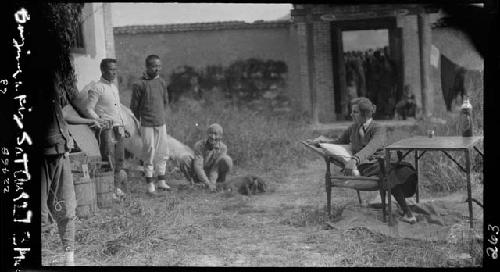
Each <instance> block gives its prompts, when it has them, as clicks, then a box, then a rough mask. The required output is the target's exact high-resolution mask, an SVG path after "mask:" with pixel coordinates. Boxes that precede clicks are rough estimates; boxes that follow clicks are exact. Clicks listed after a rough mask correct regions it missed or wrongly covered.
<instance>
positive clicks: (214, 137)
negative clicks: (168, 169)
mask: <svg viewBox="0 0 500 272" xmlns="http://www.w3.org/2000/svg"><path fill="white" fill-rule="evenodd" d="M222 134H223V130H222V127H221V126H220V125H219V124H217V123H214V124H212V125H210V126H209V127H208V130H207V139H204V140H200V141H198V142H196V144H195V145H194V155H186V156H184V157H183V158H182V159H181V163H180V169H181V171H182V172H183V173H184V175H185V177H186V179H187V180H188V181H189V182H191V184H193V183H203V184H206V185H207V186H208V188H209V189H210V191H212V192H214V191H215V190H216V184H217V183H222V182H224V181H225V180H226V176H227V174H228V173H229V172H230V171H231V169H232V167H233V161H232V159H231V157H229V156H228V155H227V146H226V145H225V144H224V143H223V142H222Z"/></svg>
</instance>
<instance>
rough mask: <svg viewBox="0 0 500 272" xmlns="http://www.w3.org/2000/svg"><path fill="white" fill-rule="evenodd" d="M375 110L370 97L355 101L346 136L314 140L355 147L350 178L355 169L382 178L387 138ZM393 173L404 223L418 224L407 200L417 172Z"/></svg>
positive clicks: (400, 170) (402, 170)
mask: <svg viewBox="0 0 500 272" xmlns="http://www.w3.org/2000/svg"><path fill="white" fill-rule="evenodd" d="M375 110H376V106H375V105H373V104H372V102H371V101H370V99H368V98H366V97H359V98H355V99H353V100H352V111H351V116H352V120H353V122H354V123H353V124H352V125H351V126H350V127H349V128H347V130H346V131H344V132H343V133H342V135H341V136H340V138H338V139H336V140H334V139H328V138H326V137H322V139H321V140H317V139H314V140H312V142H313V143H331V144H338V145H347V144H350V145H351V149H352V154H353V157H352V159H350V160H349V161H348V162H347V163H346V164H345V165H344V174H345V175H346V176H352V175H354V172H355V170H359V173H360V174H361V175H362V176H367V177H369V176H378V174H379V173H380V165H379V164H378V161H377V159H378V158H382V157H383V156H384V152H383V149H384V146H385V137H386V135H385V130H384V128H383V127H382V126H381V125H380V124H379V123H377V122H376V121H374V120H373V118H372V116H373V114H374V113H375ZM391 165H392V164H391ZM393 172H395V173H394V174H393V175H390V176H389V178H394V180H391V184H393V185H394V187H393V188H391V191H392V194H393V195H394V197H395V198H396V201H397V202H398V204H399V205H400V206H401V208H402V209H403V212H404V217H403V218H402V219H401V220H402V221H405V222H408V223H414V222H416V218H415V216H413V214H412V212H411V210H410V209H409V208H408V205H407V204H406V201H405V196H408V195H411V192H412V189H413V187H414V186H416V183H415V182H416V180H414V179H415V176H413V174H414V173H412V171H408V168H398V171H393ZM410 187H411V188H410ZM415 188H416V187H415Z"/></svg>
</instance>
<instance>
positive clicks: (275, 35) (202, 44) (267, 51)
mask: <svg viewBox="0 0 500 272" xmlns="http://www.w3.org/2000/svg"><path fill="white" fill-rule="evenodd" d="M114 36H115V48H116V57H117V59H118V61H119V66H120V77H121V82H120V86H121V90H122V91H124V92H129V91H130V90H129V88H130V84H131V83H132V82H133V81H134V80H136V79H137V78H138V77H140V76H141V75H142V73H143V72H144V58H145V57H146V56H147V55H149V54H156V55H159V56H160V57H161V59H162V64H163V68H162V72H161V73H162V76H163V77H164V78H166V79H168V78H169V75H170V74H171V73H172V72H174V71H175V69H177V68H179V67H182V66H185V65H187V66H191V67H193V68H195V69H198V70H202V69H204V68H205V67H207V66H210V65H222V66H227V65H229V64H231V63H232V62H234V61H237V60H245V59H250V58H255V59H261V60H274V61H282V62H284V63H285V64H286V66H287V68H288V69H287V70H288V72H287V75H286V78H285V81H286V92H287V95H288V96H289V97H290V98H292V99H293V98H296V97H299V96H300V94H299V93H300V88H299V86H300V83H299V70H298V69H299V65H298V59H297V48H296V45H297V42H296V40H297V37H296V31H295V29H294V26H293V25H291V24H290V21H287V20H283V21H265V22H264V21H256V22H254V23H245V22H242V21H226V22H213V23H190V24H166V25H144V26H124V27H115V28H114ZM123 97H124V99H123V100H122V101H123V103H124V104H126V105H127V104H128V101H127V100H128V95H127V94H124V95H123ZM295 100H297V99H295ZM296 103H298V102H296Z"/></svg>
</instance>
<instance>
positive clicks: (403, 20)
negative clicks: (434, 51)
mask: <svg viewBox="0 0 500 272" xmlns="http://www.w3.org/2000/svg"><path fill="white" fill-rule="evenodd" d="M397 24H398V27H402V28H403V67H404V68H403V69H404V71H403V73H404V81H403V82H404V84H405V85H409V86H410V89H411V91H412V92H413V93H414V94H415V98H416V101H417V109H421V108H422V88H421V84H420V47H419V38H418V24H417V16H416V15H410V16H401V17H398V18H397Z"/></svg>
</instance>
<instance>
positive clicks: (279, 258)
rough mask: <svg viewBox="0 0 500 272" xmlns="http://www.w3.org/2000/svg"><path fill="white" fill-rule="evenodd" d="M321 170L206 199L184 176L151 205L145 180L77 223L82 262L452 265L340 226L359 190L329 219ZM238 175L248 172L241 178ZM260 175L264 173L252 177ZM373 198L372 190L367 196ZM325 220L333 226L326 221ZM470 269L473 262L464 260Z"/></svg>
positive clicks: (402, 242) (416, 248)
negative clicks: (266, 188)
mask: <svg viewBox="0 0 500 272" xmlns="http://www.w3.org/2000/svg"><path fill="white" fill-rule="evenodd" d="M323 169H324V165H323V162H322V161H320V160H317V161H313V162H310V163H309V164H308V165H306V166H305V167H303V168H300V169H290V170H289V171H278V172H276V173H267V174H266V173H264V174H262V175H260V174H259V175H260V176H261V177H263V178H264V179H265V180H267V181H268V183H269V184H270V185H271V190H270V192H267V193H265V194H262V195H256V196H251V197H248V196H242V195H233V194H230V193H227V192H218V193H208V192H206V191H204V190H202V189H198V188H194V189H193V188H189V187H187V185H186V183H185V182H184V181H182V180H181V179H180V178H179V179H178V180H173V181H171V182H170V183H171V185H173V188H174V190H173V191H172V192H168V193H167V194H166V196H165V197H162V198H158V199H151V198H148V197H146V195H145V193H144V187H145V186H144V184H143V183H142V182H141V181H139V179H140V178H130V180H129V183H130V194H129V195H130V196H129V197H128V199H126V200H124V201H122V202H121V203H115V205H114V207H113V208H111V209H107V210H100V211H99V212H98V213H97V214H96V215H95V216H94V217H92V218H90V219H88V220H79V221H77V234H76V236H77V239H76V240H77V248H76V251H75V258H76V260H75V261H76V264H77V265H89V266H95V265H97V266H107V265H112V266H417V267H436V266H449V265H450V264H449V263H447V262H446V256H447V255H446V254H447V252H448V250H449V245H447V244H446V243H440V242H423V241H416V240H408V239H393V238H388V237H385V236H383V235H380V234H375V233H372V232H370V231H369V230H367V229H363V228H359V229H356V228H355V229H350V230H347V231H341V230H338V229H335V227H331V226H332V225H333V226H334V221H335V213H338V211H339V210H341V207H343V206H345V205H359V204H358V200H357V196H356V192H355V191H354V190H348V189H338V188H335V189H334V191H333V199H332V208H333V214H334V215H333V216H332V217H331V218H330V219H328V218H327V217H326V215H325V213H324V206H325V202H326V197H325V192H324V170H323ZM237 174H247V173H244V172H240V173H237ZM253 174H257V173H253ZM362 197H363V198H364V199H366V200H369V198H371V197H373V194H371V193H366V192H365V193H362ZM378 212H380V213H381V211H378ZM327 222H330V223H329V224H328V223H327ZM42 241H45V242H44V243H42V265H44V266H52V265H60V263H61V258H62V255H61V250H60V244H59V243H60V242H59V239H58V237H57V235H55V234H54V235H50V234H47V233H45V234H43V235H42ZM465 265H471V264H465Z"/></svg>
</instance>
